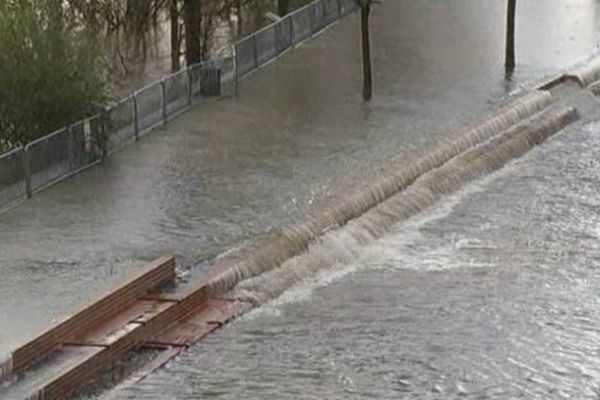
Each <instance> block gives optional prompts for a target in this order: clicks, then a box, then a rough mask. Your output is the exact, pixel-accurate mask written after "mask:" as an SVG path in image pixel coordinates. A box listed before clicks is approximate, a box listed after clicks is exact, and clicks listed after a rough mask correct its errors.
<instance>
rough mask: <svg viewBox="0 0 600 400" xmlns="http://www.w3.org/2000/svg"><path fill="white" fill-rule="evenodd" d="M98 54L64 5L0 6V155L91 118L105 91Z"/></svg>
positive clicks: (11, 0)
mask: <svg viewBox="0 0 600 400" xmlns="http://www.w3.org/2000/svg"><path fill="white" fill-rule="evenodd" d="M102 54H103V50H102V46H101V42H100V41H99V38H98V36H97V35H96V32H94V31H92V30H90V29H86V27H85V26H82V25H81V24H80V23H78V22H77V21H76V19H75V18H73V17H72V13H70V12H69V10H68V9H67V8H66V7H65V5H64V2H63V1H62V0H2V1H0V150H3V149H6V148H9V147H13V146H17V145H23V144H25V143H27V142H29V141H31V140H34V139H36V138H38V137H41V136H44V135H46V134H48V133H51V132H52V131H54V130H56V129H59V128H61V127H63V126H66V125H68V124H70V123H73V122H75V121H77V120H80V119H82V118H83V117H85V116H86V115H90V114H91V113H93V112H94V111H95V108H96V107H97V106H96V105H97V104H98V103H102V102H103V101H104V100H105V95H106V90H107V86H106V84H105V76H104V70H105V69H104V63H103V60H102Z"/></svg>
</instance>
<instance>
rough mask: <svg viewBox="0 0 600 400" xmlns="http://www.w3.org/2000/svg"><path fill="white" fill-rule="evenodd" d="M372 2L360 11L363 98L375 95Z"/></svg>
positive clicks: (366, 98)
mask: <svg viewBox="0 0 600 400" xmlns="http://www.w3.org/2000/svg"><path fill="white" fill-rule="evenodd" d="M370 13H371V4H370V2H369V1H366V2H365V3H364V4H363V5H362V8H361V11H360V20H361V31H362V32H361V33H362V54H363V99H364V100H365V101H369V100H371V98H372V97H373V77H372V72H371V43H370V41H369V14H370Z"/></svg>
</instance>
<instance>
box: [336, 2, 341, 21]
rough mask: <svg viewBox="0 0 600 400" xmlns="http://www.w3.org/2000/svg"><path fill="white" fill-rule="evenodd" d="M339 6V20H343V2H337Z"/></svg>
mask: <svg viewBox="0 0 600 400" xmlns="http://www.w3.org/2000/svg"><path fill="white" fill-rule="evenodd" d="M336 3H337V6H338V18H342V1H341V0H336Z"/></svg>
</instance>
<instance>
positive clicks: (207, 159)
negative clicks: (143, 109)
mask: <svg viewBox="0 0 600 400" xmlns="http://www.w3.org/2000/svg"><path fill="white" fill-rule="evenodd" d="M520 7H521V9H520V10H519V11H520V14H519V21H520V24H519V35H520V36H519V38H520V39H519V60H520V62H521V63H522V67H520V68H519V70H518V71H517V73H516V75H515V76H514V77H513V82H509V83H506V81H505V80H504V78H503V74H502V68H501V65H502V58H501V57H502V47H503V23H504V1H500V0H498V1H486V2H481V1H479V0H460V1H455V2H452V4H450V3H447V2H442V1H433V0H432V1H422V2H396V1H388V2H385V3H383V4H382V5H380V6H378V7H376V8H375V10H374V14H373V23H372V25H373V42H374V46H375V49H374V64H375V66H376V68H375V69H376V76H375V80H376V87H377V90H376V92H377V94H376V96H375V100H374V102H373V103H372V104H370V105H368V106H366V105H364V104H363V103H362V101H361V99H360V96H359V93H360V54H359V53H358V43H359V31H358V23H357V20H356V17H355V16H352V17H349V18H347V19H345V20H344V21H342V22H341V23H339V24H337V25H336V26H334V27H333V28H332V29H330V30H329V31H327V32H325V33H324V34H323V35H322V36H320V37H319V38H317V39H316V40H314V41H312V42H310V43H308V44H307V45H305V46H303V47H302V48H301V49H299V50H297V51H295V52H292V53H290V54H288V55H287V56H286V57H285V58H283V59H281V60H279V61H277V62H275V63H273V64H271V65H270V66H268V67H267V68H265V69H264V70H262V71H260V72H258V73H256V74H255V75H253V76H251V77H250V78H249V79H248V80H246V81H244V82H243V83H242V85H241V88H240V95H239V96H238V98H235V99H226V100H223V101H218V102H214V103H210V104H206V105H201V106H198V107H196V108H194V109H193V110H192V111H190V112H188V113H186V114H185V115H182V116H181V117H179V118H178V119H177V120H175V121H173V122H171V123H170V124H169V125H168V126H166V127H165V128H162V129H158V130H157V131H155V132H153V133H151V134H150V135H147V136H146V137H144V138H143V140H141V141H140V142H139V143H138V144H135V145H132V146H130V147H128V148H127V149H125V150H124V151H122V152H120V153H118V154H117V155H115V156H114V157H113V158H111V159H110V160H107V161H106V162H105V163H103V164H102V165H100V166H98V167H97V168H94V169H92V170H90V171H87V172H85V173H83V174H81V175H79V176H77V177H74V178H73V179H70V180H68V181H66V182H63V183H61V184H59V185H57V186H55V187H53V188H51V189H49V190H47V191H45V192H43V193H41V194H39V195H38V196H36V197H34V198H33V199H32V200H30V201H28V202H25V203H23V204H21V205H20V206H18V207H16V208H14V209H12V210H10V211H9V212H8V213H6V214H3V215H0V257H1V258H0V259H1V260H2V263H1V265H0V272H1V273H2V279H0V293H1V297H0V357H1V356H2V355H3V354H4V353H6V352H7V351H8V350H9V349H10V348H12V347H14V346H15V345H16V344H17V343H19V342H20V341H21V340H22V339H23V337H24V336H27V335H29V334H32V333H33V332H35V331H37V330H39V329H41V328H43V327H44V326H46V325H47V324H48V323H50V322H51V321H52V320H53V319H54V318H56V317H59V316H61V315H63V314H65V313H66V312H68V310H69V309H71V308H73V307H74V306H75V305H77V303H79V302H81V301H84V300H88V299H89V298H90V297H92V296H93V294H94V293H96V292H98V291H101V290H102V289H104V288H106V287H108V286H109V285H110V284H111V283H113V282H115V281H116V280H119V279H121V278H122V277H123V276H125V275H127V274H128V273H130V272H131V271H132V270H134V269H136V268H139V267H140V266H141V265H142V264H143V261H145V260H149V259H153V258H155V257H156V256H158V255H161V254H164V253H175V254H177V255H178V256H179V257H181V259H182V260H184V261H185V262H186V263H190V264H195V263H197V262H199V261H201V260H206V259H209V258H211V257H212V256H214V255H216V254H219V253H221V252H223V251H225V250H227V249H228V248H230V247H232V246H234V245H236V244H237V243H239V242H240V241H241V240H243V239H245V238H248V237H251V236H253V235H256V234H260V233H262V232H264V231H266V230H267V229H268V228H269V227H272V226H274V225H277V224H280V223H282V222H285V221H287V220H289V219H292V218H296V217H299V216H301V215H302V214H304V213H305V212H306V211H307V210H308V209H309V208H310V207H311V204H313V203H314V202H316V201H318V200H319V199H321V198H323V197H325V196H326V195H328V194H330V193H333V192H335V191H336V190H337V189H338V188H341V187H345V186H347V185H351V184H352V183H354V182H360V180H361V172H362V171H364V170H366V169H369V168H374V167H376V166H378V165H379V164H380V163H381V162H383V161H385V160H387V159H389V158H391V157H393V156H398V155H401V154H408V153H409V152H411V151H413V150H414V149H417V148H422V147H423V146H429V145H433V144H435V142H436V140H438V139H439V138H441V137H444V136H445V135H447V134H448V133H449V132H451V131H452V128H456V127H458V126H460V125H462V124H464V123H466V122H469V121H473V120H475V119H476V117H477V116H478V115H479V114H480V113H482V112H483V111H484V110H485V109H486V108H487V107H488V105H489V102H493V101H495V100H496V99H499V98H500V97H501V96H503V95H504V94H506V92H507V91H510V90H513V89H514V88H515V87H516V85H518V84H519V83H523V82H528V81H530V80H532V79H536V78H539V77H541V76H544V75H547V74H551V73H555V72H556V71H557V70H559V69H561V68H562V67H564V66H566V65H569V64H571V63H572V62H573V61H575V60H577V59H579V58H581V57H585V56H586V55H588V54H589V53H591V52H592V51H594V50H595V48H596V47H597V44H598V37H599V35H598V29H597V25H598V19H599V18H598V16H597V15H598V6H597V4H596V2H595V1H592V0H569V1H560V0H552V1H545V2H544V3H543V4H541V3H540V2H536V1H533V0H530V1H523V2H521V4H520ZM548 27H552V29H548ZM575 154H577V153H575ZM565 159H566V158H565ZM492 192H493V193H494V191H493V190H492ZM523 196H525V194H523ZM524 201H525V200H524ZM481 207H482V208H481V209H482V210H484V209H485V207H486V206H485V205H483V206H481ZM490 212H491V213H493V212H494V211H493V210H491V211H490ZM499 213H500V211H499ZM492 215H493V214H492ZM531 217H532V218H533V215H532V216H531ZM503 222H504V223H506V221H503ZM449 225H450V226H453V225H452V224H451V223H449ZM464 225H465V229H466V228H467V227H468V226H469V225H468V224H464ZM444 226H445V225H444V224H442V225H436V224H433V225H432V230H433V232H434V233H435V232H437V234H438V235H442V236H443V235H445V232H444V230H443V229H442V228H443V227H444ZM457 226H461V224H460V223H457ZM440 229H442V230H441V231H440ZM457 229H458V228H457ZM498 229H500V228H498ZM534 234H535V232H532V236H531V238H530V240H532V241H533V240H537V237H538V236H535V235H534ZM499 235H500V236H502V234H499ZM506 236H507V237H508V239H514V238H513V236H511V235H508V234H506ZM422 244H423V246H424V247H423V251H427V248H428V247H427V245H429V244H430V242H429V241H428V240H427V239H424V240H423V242H422ZM417 245H418V244H417ZM390 246H391V247H394V248H398V246H397V245H390ZM415 251H416V252H417V253H418V252H420V250H418V249H417V250H415ZM402 254H404V255H406V254H410V253H407V252H402ZM374 263H377V262H376V261H374ZM381 264H385V262H382V263H381ZM384 267H385V265H384ZM392 270H393V271H397V270H399V271H400V272H399V273H398V277H397V279H398V280H399V281H402V282H404V284H407V281H406V279H405V277H404V276H403V275H402V274H408V275H410V274H411V273H413V274H415V277H414V279H413V285H414V288H413V290H416V291H419V284H421V285H423V288H427V287H428V286H427V285H432V288H431V290H430V291H429V292H427V291H426V290H423V291H422V292H421V291H420V293H421V294H422V295H423V296H425V294H426V293H429V295H430V296H431V298H429V299H428V301H429V302H430V303H429V304H430V305H432V307H433V305H436V304H438V303H436V301H437V302H440V303H443V302H445V301H446V298H445V297H444V296H443V292H439V293H435V290H434V289H433V288H434V286H433V284H431V283H428V282H429V281H428V280H427V279H428V278H426V277H425V276H426V275H423V274H421V273H416V272H411V271H410V270H408V271H407V270H406V269H405V268H402V267H400V268H392ZM377 271H378V272H377V274H379V277H381V274H385V271H386V269H385V268H383V267H382V268H378V269H377ZM457 271H459V272H451V274H459V273H463V270H462V269H458V270H457ZM469 271H470V270H469ZM469 271H467V272H466V273H467V274H468V273H470V272H469ZM492 271H494V272H493V273H499V272H497V270H494V269H492ZM498 271H499V270H498ZM394 273H396V272H394ZM370 274H371V271H369V272H365V273H364V274H363V273H359V274H358V276H359V277H360V276H363V275H364V276H365V278H364V279H365V280H367V284H368V279H369V277H370V276H372V275H370ZM432 275H435V274H432ZM492 275H493V274H492ZM373 279H377V276H373ZM392 282H393V281H392ZM419 282H421V283H419ZM350 283H351V284H352V282H350ZM358 284H360V282H359V283H358ZM342 286H343V285H342ZM344 290H349V292H348V291H347V292H345V293H346V294H345V295H344V293H342V292H343V291H344ZM473 290H475V289H473ZM351 291H352V288H351V287H346V288H344V287H339V286H338V289H335V288H334V289H333V290H332V292H331V296H335V295H336V293H339V295H340V297H339V299H344V298H346V299H347V298H348V296H349V295H348V293H351ZM378 292H380V291H379V290H374V291H373V293H378ZM396 293H397V294H398V296H399V297H398V298H397V301H402V297H403V296H407V295H408V294H407V293H410V292H403V291H402V286H398V289H397V291H396ZM426 299H427V298H426V297H422V298H421V300H423V301H425V300H426ZM413 300H414V301H417V300H418V298H413ZM338 301H341V300H338ZM377 301H383V300H381V299H379V300H375V304H378V303H377ZM311 304H316V305H315V307H317V306H318V305H319V304H318V302H315V303H311ZM331 304H335V303H331ZM346 304H347V302H344V305H345V307H346ZM353 306H354V305H352V306H349V305H348V306H347V307H348V308H347V309H348V313H347V317H348V318H352V315H353V313H352V311H351V310H352V309H353V308H352V307H353ZM468 306H473V305H472V304H466V307H468ZM406 307H408V306H406ZM502 307H507V308H510V306H509V303H506V304H502ZM332 309H336V310H337V309H339V307H333V308H328V306H327V305H326V303H322V304H321V308H320V309H317V310H313V312H317V313H319V312H321V313H325V314H327V313H329V312H331V310H332ZM318 310H320V311H318ZM328 310H329V311H328ZM358 310H360V306H358V309H356V311H355V312H359V311H358ZM363 311H365V312H367V311H368V308H365V309H364V310H363ZM303 312H304V311H302V310H301V311H299V314H300V315H301V314H302V313H303ZM371 314H373V313H369V315H371ZM380 314H381V315H383V313H380ZM425 314H426V313H425ZM343 315H344V314H343V313H341V314H339V316H340V318H341V317H343ZM376 315H379V314H376ZM419 315H421V314H419ZM263 318H264V317H263ZM269 318H273V319H275V318H274V317H273V316H271V317H269ZM307 318H309V316H308V315H307ZM286 321H287V322H286ZM306 321H311V323H312V322H314V323H317V321H318V319H314V320H311V319H310V318H309V319H307V320H306ZM306 321H305V322H306ZM271 322H272V321H267V323H271ZM381 322H382V324H383V321H381ZM425 322H426V321H425ZM425 322H423V323H425ZM264 323H265V322H264V321H263V322H260V324H261V325H264ZM279 323H281V324H286V323H289V324H300V325H302V322H301V319H298V318H296V317H292V320H291V321H290V320H288V319H287V318H282V319H281V320H279ZM250 324H252V322H250ZM321 324H322V322H321ZM453 324H458V322H453ZM239 326H242V328H239ZM273 326H274V327H277V323H275V322H273ZM456 326H459V325H456ZM459 327H460V328H464V329H467V327H468V325H465V324H463V325H460V326H459ZM236 329H242V330H243V329H244V328H243V324H240V325H236V326H235V327H234V328H232V329H230V330H227V331H225V332H224V333H223V335H225V336H226V335H235V331H236ZM257 329H258V328H257ZM261 329H264V332H266V333H267V334H270V333H269V332H270V331H269V329H271V328H267V327H265V326H263V327H262V328H261ZM274 329H275V328H274ZM381 329H389V328H386V327H385V325H382V328H381ZM251 330H252V329H251ZM232 332H233V333H232ZM324 332H325V331H324ZM357 332H360V331H357ZM434 332H435V331H434ZM255 333H256V332H255ZM357 334H358V333H357ZM433 334H434V333H432V335H433ZM256 336H258V337H260V336H261V334H260V333H256ZM337 336H339V335H337ZM452 337H453V339H448V340H461V341H462V339H458V336H456V337H454V336H452ZM407 338H409V337H408V336H407ZM292 339H293V335H292V336H289V337H288V338H287V339H284V338H283V336H282V337H281V340H284V341H285V340H292ZM215 340H217V341H218V340H219V339H215ZM240 340H242V341H243V340H244V335H243V333H242V334H241V336H240ZM305 340H308V338H305ZM347 340H348V343H351V342H352V341H357V338H356V337H354V338H353V337H352V336H351V335H350V333H348V337H347ZM407 340H409V339H407ZM465 340H466V339H465ZM358 342H360V341H358ZM223 343H225V342H223ZM461 343H462V345H465V346H466V345H468V343H467V342H466V341H465V342H461ZM273 344H274V345H275V342H273ZM392 345H393V346H400V345H403V344H402V343H400V342H394V343H392ZM223 346H225V345H223ZM340 346H343V343H342V344H340ZM234 348H235V347H234ZM307 348H308V346H307ZM316 348H318V347H316ZM367 349H368V348H367ZM367 349H365V350H367ZM281 350H282V351H283V350H285V349H281ZM194 351H200V350H199V349H195V350H194ZM209 351H210V350H209ZM357 351H359V349H357ZM394 351H395V350H394ZM267 353H268V351H267ZM267 353H265V354H267ZM191 354H194V353H193V352H192V353H191ZM242 354H243V353H242ZM257 354H258V353H257ZM260 354H262V353H260ZM240 357H242V356H241V355H240ZM246 357H247V355H246ZM250 359H251V358H250V357H247V359H246V361H247V362H250ZM213 360H214V359H213ZM235 360H236V358H234V357H231V361H230V362H234V361H235ZM237 360H238V361H239V360H240V359H237ZM267 360H268V359H266V358H265V359H263V361H265V362H266V361H267ZM221 361H222V362H225V361H224V360H222V359H221ZM255 361H256V360H255ZM182 362H183V363H184V365H183V367H182V368H185V360H183V361H182ZM180 365H181V364H180ZM240 365H241V367H244V364H243V363H241V364H240ZM194 368H196V367H194ZM245 368H249V366H248V365H247V364H246V365H245ZM234 370H235V369H234ZM165 373H168V372H165ZM242 376H243V374H242ZM156 379H160V377H158V378H156ZM181 379H186V378H185V375H181ZM231 379H234V378H231ZM189 382H190V385H192V386H191V387H192V388H193V387H196V390H200V388H201V387H202V385H200V384H198V386H194V381H193V380H191V381H189ZM291 382H294V381H293V379H291V380H290V382H288V383H286V384H285V385H290V384H291ZM301 382H302V380H301V379H299V380H298V381H297V384H298V387H300V384H301ZM409 383H410V384H414V383H415V382H411V381H410V380H409ZM295 384H296V383H295ZM281 385H283V383H282V384H281ZM281 385H280V386H281ZM217 386H218V384H217ZM213 389H214V388H213ZM221 389H223V388H221ZM442 389H444V388H442ZM164 390H168V388H165V389H164ZM192 391H193V390H192ZM168 396H175V397H179V395H175V394H173V393H171V394H169V395H166V397H168ZM257 396H258V397H263V396H259V393H257ZM257 396H250V397H257ZM156 398H161V397H160V396H158V397H156Z"/></svg>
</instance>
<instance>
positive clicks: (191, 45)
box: [183, 0, 202, 65]
mask: <svg viewBox="0 0 600 400" xmlns="http://www.w3.org/2000/svg"><path fill="white" fill-rule="evenodd" d="M183 13H184V15H183V23H184V29H185V61H186V63H187V65H192V64H196V63H199V62H200V61H201V59H202V48H201V46H200V39H201V37H202V30H201V29H200V22H201V19H202V9H201V4H200V0H184V3H183Z"/></svg>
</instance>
